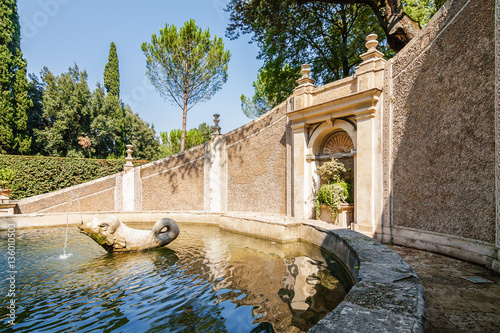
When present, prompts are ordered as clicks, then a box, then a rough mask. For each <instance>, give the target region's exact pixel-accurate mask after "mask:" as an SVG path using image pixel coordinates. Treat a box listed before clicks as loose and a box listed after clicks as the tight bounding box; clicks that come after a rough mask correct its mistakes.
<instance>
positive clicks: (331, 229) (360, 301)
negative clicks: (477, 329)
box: [0, 211, 425, 333]
mask: <svg viewBox="0 0 500 333" xmlns="http://www.w3.org/2000/svg"><path fill="white" fill-rule="evenodd" d="M110 214H113V215H116V216H117V217H118V218H119V219H120V220H121V221H123V222H125V223H126V222H154V221H156V220H158V219H160V218H162V217H169V218H173V219H175V220H177V221H178V222H179V223H195V224H204V225H213V226H218V227H219V228H221V229H223V230H228V231H232V232H237V233H242V234H247V235H251V236H255V237H259V238H266V239H269V240H274V241H279V242H292V241H297V240H301V241H305V242H307V243H310V244H313V245H315V246H318V247H320V248H322V249H324V250H326V251H327V252H330V253H332V254H334V255H335V256H336V257H337V258H339V259H340V260H341V261H342V262H343V264H344V266H345V267H346V268H347V270H348V271H349V272H350V274H351V277H352V279H353V281H354V286H353V287H352V288H351V290H350V291H349V293H348V294H347V296H346V298H345V299H344V301H343V302H342V303H341V304H340V305H339V306H338V307H337V308H336V309H335V310H333V311H332V312H330V313H329V314H327V315H326V316H325V317H324V318H323V319H322V320H320V321H319V322H318V324H316V325H315V326H314V327H313V328H312V329H311V330H310V331H309V332H312V333H324V332H372V331H373V332H423V323H424V314H425V302H424V289H423V287H422V285H421V283H420V279H419V278H418V276H417V274H416V273H415V271H414V270H413V269H412V268H411V266H410V265H409V264H407V263H406V262H405V261H404V260H403V259H402V258H401V257H400V256H399V255H398V254H396V253H395V252H394V251H392V250H391V249H389V248H388V247H387V246H385V245H383V244H381V243H380V242H378V241H376V240H374V239H372V238H370V237H368V236H365V235H363V234H360V233H358V232H356V231H353V230H349V229H341V228H338V227H336V226H335V225H331V224H328V223H326V222H322V221H316V220H305V219H297V218H293V217H288V216H284V215H273V214H260V213H243V212H228V213H208V212H206V213H205V212H173V211H170V212H132V213H125V212H106V213H102V212H95V213H89V212H85V213H83V214H82V215H80V214H79V213H76V214H75V213H70V214H61V213H57V214H30V215H14V216H4V217H0V230H5V229H7V228H8V227H9V224H15V225H16V228H39V227H49V226H61V225H65V224H66V223H69V224H71V225H75V224H79V223H80V221H84V222H88V221H91V220H92V219H93V218H94V217H97V216H103V215H110Z"/></svg>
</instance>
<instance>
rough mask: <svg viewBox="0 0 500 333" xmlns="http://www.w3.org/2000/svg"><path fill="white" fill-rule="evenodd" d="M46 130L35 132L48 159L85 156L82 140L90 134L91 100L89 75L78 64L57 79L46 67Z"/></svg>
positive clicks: (44, 78) (44, 115)
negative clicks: (82, 137) (79, 138)
mask: <svg viewBox="0 0 500 333" xmlns="http://www.w3.org/2000/svg"><path fill="white" fill-rule="evenodd" d="M41 79H42V81H43V84H44V86H45V90H44V93H43V113H42V122H43V124H44V126H43V129H40V130H39V129H34V130H33V132H34V134H35V137H36V140H37V144H38V146H39V148H40V150H41V152H42V153H43V154H44V155H50V156H68V154H69V156H82V157H83V152H82V148H81V147H80V146H79V145H78V137H79V136H86V135H87V134H88V133H89V130H90V97H91V93H90V90H89V88H88V85H87V72H86V71H85V70H84V71H80V69H79V68H78V66H77V65H76V64H75V66H74V67H70V68H69V70H68V72H67V73H63V74H61V75H60V76H54V75H53V74H52V73H51V72H50V71H49V70H48V68H46V67H44V69H43V70H42V73H41Z"/></svg>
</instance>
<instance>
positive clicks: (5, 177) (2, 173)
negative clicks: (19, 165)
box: [0, 168, 16, 189]
mask: <svg viewBox="0 0 500 333" xmlns="http://www.w3.org/2000/svg"><path fill="white" fill-rule="evenodd" d="M15 176H16V172H15V171H14V170H12V169H9V168H2V169H0V189H6V188H8V186H9V184H10V183H11V182H12V180H13V179H14V177H15Z"/></svg>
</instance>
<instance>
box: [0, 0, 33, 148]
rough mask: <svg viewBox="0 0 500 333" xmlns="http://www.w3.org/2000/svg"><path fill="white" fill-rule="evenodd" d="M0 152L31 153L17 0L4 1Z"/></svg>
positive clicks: (1, 10)
mask: <svg viewBox="0 0 500 333" xmlns="http://www.w3.org/2000/svg"><path fill="white" fill-rule="evenodd" d="M0 27H1V29H0V89H1V90H0V153H9V154H27V153H29V151H30V146H31V137H30V136H29V135H28V129H27V121H28V108H29V107H30V106H31V101H30V99H29V98H28V80H27V78H26V61H25V60H24V59H23V57H22V56H23V55H22V52H21V46H20V41H21V37H20V26H19V16H18V14H17V3H16V1H15V0H4V1H2V2H0Z"/></svg>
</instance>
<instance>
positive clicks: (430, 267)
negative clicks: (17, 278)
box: [390, 246, 500, 333]
mask: <svg viewBox="0 0 500 333" xmlns="http://www.w3.org/2000/svg"><path fill="white" fill-rule="evenodd" d="M390 248H391V249H393V250H394V251H396V252H397V253H398V254H399V255H401V256H402V257H403V258H404V259H405V261H406V262H407V263H409V264H410V265H411V266H412V267H413V269H414V270H415V272H416V273H417V274H418V276H419V277H420V280H421V282H422V285H423V287H424V289H425V293H424V295H425V303H426V308H427V309H426V323H425V329H424V331H425V332H440V333H446V332H500V274H498V273H496V272H494V271H492V270H488V269H486V268H485V267H482V266H479V265H475V264H471V263H468V262H464V261H461V260H458V259H453V258H449V257H446V256H443V255H439V254H435V253H430V252H425V251H420V250H416V249H411V248H406V247H401V246H390ZM462 276H479V277H482V278H485V279H488V280H490V281H493V283H490V284H475V283H473V282H469V281H467V280H465V279H463V278H462Z"/></svg>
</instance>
